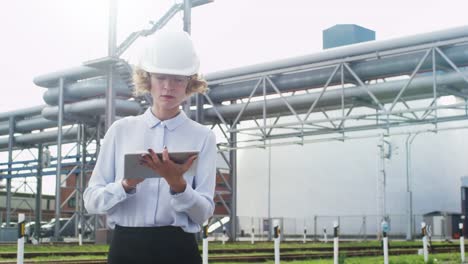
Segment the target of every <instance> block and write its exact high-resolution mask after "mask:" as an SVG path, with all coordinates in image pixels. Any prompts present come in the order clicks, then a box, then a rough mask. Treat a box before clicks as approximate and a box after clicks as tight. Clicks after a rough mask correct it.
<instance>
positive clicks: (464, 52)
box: [206, 45, 468, 102]
mask: <svg viewBox="0 0 468 264" xmlns="http://www.w3.org/2000/svg"><path fill="white" fill-rule="evenodd" d="M424 53H425V52H424V51H420V52H416V53H411V54H404V55H396V56H391V57H386V58H378V59H373V60H368V61H353V62H352V65H351V66H350V67H351V68H352V69H353V71H354V72H355V73H356V74H357V75H358V76H359V77H360V79H361V80H363V81H368V80H374V79H381V78H387V77H391V76H400V75H408V74H411V72H412V71H413V70H414V68H415V67H416V66H417V65H418V62H419V61H420V60H421V57H422V56H423V55H424ZM444 53H445V54H446V55H447V57H449V58H450V59H452V60H453V61H454V63H455V64H457V65H467V64H468V46H466V45H465V46H453V47H449V48H445V49H444ZM444 64H446V63H444ZM335 67H336V65H329V66H328V67H325V68H316V69H310V70H306V71H299V72H295V73H288V74H283V75H281V74H279V75H274V76H273V77H271V79H272V80H273V81H274V82H275V84H276V86H277V87H278V89H279V90H280V91H282V92H286V91H294V90H301V89H304V88H305V87H307V88H308V89H310V88H317V87H322V86H323V84H324V83H325V82H326V81H327V79H328V78H329V77H330V76H331V75H332V73H333V71H334V69H335ZM429 71H432V65H431V61H429V60H428V61H425V62H424V63H422V65H421V69H420V72H429ZM344 77H345V81H346V83H349V81H350V80H352V79H353V77H352V76H351V75H350V74H349V73H346V74H345V75H344ZM340 78H341V76H340V75H336V76H334V77H333V78H332V79H331V82H330V84H329V85H330V86H333V85H340V84H341V79H340ZM206 79H207V81H208V83H209V85H210V92H209V93H208V95H209V96H210V98H211V99H212V100H213V101H214V102H222V101H226V100H233V99H238V98H246V97H248V96H249V94H250V92H251V91H252V87H254V85H255V83H256V81H257V80H255V79H251V80H245V81H238V82H234V83H228V82H222V80H221V81H220V82H221V83H218V84H215V85H213V84H211V83H212V82H213V81H214V80H213V79H212V78H211V77H210V75H207V76H206ZM257 79H258V78H257ZM274 92H275V91H274V89H273V87H272V86H271V85H268V86H267V94H272V93H274ZM254 95H255V96H260V95H261V91H257V92H256V93H254Z"/></svg>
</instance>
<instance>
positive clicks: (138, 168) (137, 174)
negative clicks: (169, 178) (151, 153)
mask: <svg viewBox="0 0 468 264" xmlns="http://www.w3.org/2000/svg"><path fill="white" fill-rule="evenodd" d="M198 153H199V152H198V151H183V152H169V158H170V159H171V160H172V161H174V162H175V163H178V164H184V163H185V162H186V161H187V160H188V158H190V157H191V156H194V155H198ZM144 154H148V152H146V151H141V152H134V153H127V154H125V161H124V162H125V164H124V178H125V179H132V178H143V179H146V178H159V177H161V175H159V174H157V173H156V172H155V171H153V170H152V169H150V168H148V167H146V166H144V165H141V164H140V158H141V156H142V155H144ZM156 154H157V155H158V157H159V158H160V159H161V160H162V153H160V152H159V153H156ZM196 166H197V160H195V161H194V162H193V164H192V166H191V167H190V169H189V171H192V170H193V171H195V170H196Z"/></svg>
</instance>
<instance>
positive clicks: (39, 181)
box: [34, 144, 44, 242]
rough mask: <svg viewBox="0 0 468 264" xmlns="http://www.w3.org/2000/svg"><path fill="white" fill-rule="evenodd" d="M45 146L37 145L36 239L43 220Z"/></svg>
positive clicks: (37, 239) (38, 236)
mask: <svg viewBox="0 0 468 264" xmlns="http://www.w3.org/2000/svg"><path fill="white" fill-rule="evenodd" d="M43 154H44V151H43V146H42V144H38V145H37V165H38V166H37V176H36V181H37V186H36V204H35V210H34V211H35V224H34V238H35V239H36V241H38V242H39V241H40V239H39V238H40V234H39V233H40V230H41V220H42V204H41V200H42V169H43V167H42V165H43Z"/></svg>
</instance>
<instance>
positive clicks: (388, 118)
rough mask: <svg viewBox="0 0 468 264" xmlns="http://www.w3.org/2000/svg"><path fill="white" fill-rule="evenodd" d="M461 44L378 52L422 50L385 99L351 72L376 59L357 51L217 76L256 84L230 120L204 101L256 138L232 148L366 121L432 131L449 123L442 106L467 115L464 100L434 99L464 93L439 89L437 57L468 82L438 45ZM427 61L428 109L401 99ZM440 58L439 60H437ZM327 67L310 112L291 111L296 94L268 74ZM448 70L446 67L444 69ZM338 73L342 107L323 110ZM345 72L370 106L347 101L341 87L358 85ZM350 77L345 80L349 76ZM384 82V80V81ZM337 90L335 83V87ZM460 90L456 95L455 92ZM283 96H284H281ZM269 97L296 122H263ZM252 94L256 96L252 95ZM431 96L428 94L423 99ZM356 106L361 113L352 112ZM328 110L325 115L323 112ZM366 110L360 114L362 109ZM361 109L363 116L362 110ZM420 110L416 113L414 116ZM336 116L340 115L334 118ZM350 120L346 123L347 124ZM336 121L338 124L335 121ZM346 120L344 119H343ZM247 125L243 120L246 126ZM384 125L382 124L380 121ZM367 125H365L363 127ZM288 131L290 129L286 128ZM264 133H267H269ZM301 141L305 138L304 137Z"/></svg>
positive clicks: (346, 127)
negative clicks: (257, 104) (256, 105)
mask: <svg viewBox="0 0 468 264" xmlns="http://www.w3.org/2000/svg"><path fill="white" fill-rule="evenodd" d="M459 44H467V40H466V38H462V39H460V40H450V41H443V42H440V43H433V44H425V45H421V46H418V47H408V48H407V49H398V50H394V51H386V52H383V53H380V54H378V58H377V59H379V58H383V57H386V56H395V55H401V54H407V53H414V52H420V53H422V54H423V55H422V57H421V58H420V60H419V62H418V64H417V66H416V67H415V68H414V70H413V71H412V73H411V75H410V76H409V77H408V78H407V79H406V82H405V85H404V86H403V87H402V88H401V89H400V90H399V92H398V94H397V95H396V96H394V98H393V99H392V100H391V101H389V100H387V101H386V102H383V101H381V100H380V99H379V98H378V97H377V96H376V95H375V94H374V93H372V91H370V90H368V89H367V86H368V85H369V83H370V81H371V80H366V81H365V82H364V81H363V80H362V79H361V78H360V77H359V76H358V75H357V74H356V73H355V72H354V70H353V68H352V64H353V62H356V61H359V60H363V59H376V55H375V54H369V55H360V56H357V57H356V58H343V59H341V60H335V61H332V62H329V63H325V62H321V63H318V64H315V65H304V66H298V67H294V68H292V69H284V70H283V71H281V70H275V71H269V72H265V73H258V74H253V75H248V76H239V77H236V78H227V79H226V80H216V81H215V82H212V83H213V84H222V83H223V82H224V81H225V82H226V83H228V82H240V81H243V80H257V82H256V84H255V85H254V86H253V87H252V90H251V93H250V95H249V96H248V97H247V98H246V99H247V101H245V102H242V104H243V106H242V108H241V110H240V111H239V113H238V114H237V115H236V117H235V118H233V120H234V121H232V120H228V119H227V118H226V117H223V115H222V114H221V113H220V111H219V110H217V108H218V107H219V106H220V104H218V103H213V100H212V99H211V98H210V97H209V95H205V99H206V102H207V103H208V104H209V105H210V106H211V108H213V110H214V111H215V113H216V116H217V117H218V120H217V121H218V122H219V123H222V124H224V125H225V127H227V128H228V129H227V131H226V132H227V133H232V132H238V133H248V132H249V131H250V132H254V133H250V135H254V139H248V140H239V141H237V142H236V143H237V144H236V145H237V146H236V148H237V149H240V148H252V147H254V148H255V147H258V148H262V147H265V146H266V145H267V143H266V142H267V141H268V140H272V141H273V142H272V144H275V143H274V141H275V140H277V139H284V138H287V137H308V138H310V137H312V136H314V137H318V136H320V137H324V136H325V135H329V134H334V133H338V134H341V135H342V136H343V138H345V134H347V133H349V132H352V131H356V130H358V131H360V130H362V129H360V127H363V125H362V124H365V125H368V124H369V123H370V122H374V124H375V127H374V128H372V129H386V130H387V133H388V131H389V130H390V128H392V127H400V126H405V125H415V124H428V123H429V124H433V125H434V127H435V129H436V128H437V124H438V123H439V122H445V121H451V120H447V119H444V118H442V119H441V118H440V117H439V115H438V112H439V111H440V110H441V109H448V108H451V109H459V110H460V112H461V113H462V112H464V113H463V114H461V116H458V117H457V119H467V118H468V115H466V112H465V111H466V109H467V107H468V106H467V104H466V103H464V104H454V105H451V106H446V105H440V104H438V103H437V101H438V99H439V98H440V96H442V95H447V94H450V92H451V91H453V93H452V94H453V95H455V96H457V95H458V96H459V95H460V94H462V93H461V92H458V91H457V90H454V89H452V90H450V89H447V88H444V90H443V91H442V92H441V91H440V88H439V87H438V83H437V75H436V72H437V67H438V61H436V58H437V56H439V58H442V60H443V63H445V64H448V65H450V68H451V69H452V70H453V71H454V72H457V73H458V74H459V75H460V76H461V77H462V78H463V79H464V80H465V81H466V82H468V77H467V76H465V75H463V74H462V73H461V71H460V69H459V68H458V67H457V66H456V64H455V63H453V61H451V60H450V58H448V57H447V56H446V55H445V54H444V52H443V51H442V49H441V48H442V47H445V46H446V45H459ZM426 61H430V63H431V64H432V71H431V72H432V76H433V92H432V98H431V99H432V101H431V102H430V103H429V105H428V106H427V107H412V106H410V105H409V104H408V101H409V100H411V98H405V92H406V91H407V90H408V89H409V88H410V86H411V82H412V81H413V80H414V78H415V77H416V76H417V75H418V74H419V73H420V72H419V71H420V68H421V66H422V64H423V63H425V62H426ZM439 61H440V60H439ZM324 67H330V68H332V69H333V71H332V74H331V75H330V76H329V78H328V79H327V81H326V82H325V83H324V84H323V86H322V88H320V93H319V95H318V98H317V99H316V100H314V101H313V102H311V104H310V107H309V108H308V110H302V111H299V110H297V109H294V108H293V107H292V106H291V105H290V104H289V103H288V100H287V99H288V98H292V97H294V96H295V95H289V94H290V93H291V91H285V92H281V91H280V90H279V89H278V88H277V86H276V84H275V82H274V80H273V79H272V78H271V77H272V76H277V75H280V74H288V73H291V72H295V71H307V70H311V69H315V68H324ZM446 68H447V67H446ZM445 70H446V71H447V69H445ZM336 75H340V78H341V80H342V81H341V91H342V99H341V107H340V109H336V110H334V111H327V110H323V109H319V108H318V107H317V105H318V103H319V102H320V101H321V99H322V97H323V96H324V95H326V94H327V92H328V90H329V85H330V83H331V80H332V79H333V78H334V77H335V76H336ZM346 76H352V78H353V80H352V81H353V82H355V83H357V84H358V87H359V88H361V89H363V90H364V91H365V92H366V94H367V95H368V98H369V99H371V100H370V105H366V104H365V103H363V102H364V101H367V99H366V98H353V101H354V102H352V103H351V104H349V102H346V99H345V97H344V94H345V91H346V89H347V88H348V87H356V86H357V85H356V84H352V83H349V82H348V83H346ZM348 80H349V78H348ZM386 82H388V81H386ZM266 83H267V84H269V85H270V87H272V88H273V90H274V91H275V94H273V95H272V94H270V95H267V94H266V92H265V90H266V88H265V84H266ZM260 87H262V89H263V93H262V94H261V95H260V96H254V94H258V93H256V91H257V90H258V89H259V88H260ZM335 89H337V87H335ZM457 92H458V93H457ZM285 94H288V95H287V96H285ZM273 96H276V97H278V96H279V98H280V99H281V100H282V101H283V102H284V104H285V106H286V107H287V109H289V112H290V115H289V116H291V117H292V118H294V119H297V122H291V120H288V121H285V122H278V120H279V116H281V115H278V117H276V120H275V122H274V123H273V124H272V125H267V123H268V122H267V120H268V119H270V118H271V116H268V113H267V112H268V107H267V106H268V101H269V100H271V98H272V97H273ZM254 98H255V99H254ZM465 98H466V96H465ZM427 99H429V98H427ZM253 100H256V101H259V100H263V113H262V114H261V115H259V116H256V117H255V118H252V117H244V116H243V115H244V112H245V110H246V109H248V107H249V104H250V103H251V102H252V101H253ZM358 109H359V111H360V114H353V115H352V112H355V111H357V110H358ZM366 109H371V110H372V109H377V110H376V111H375V112H372V111H369V110H366ZM319 111H322V113H323V114H324V115H325V118H320V117H319V115H317V114H314V112H319ZM327 112H328V113H327ZM331 112H334V117H331V116H330V114H329V113H331ZM362 112H364V113H362ZM361 113H362V114H361ZM418 114H419V115H418ZM337 115H338V116H337ZM244 120H251V121H253V122H252V123H249V122H241V121H244ZM230 121H231V122H232V125H233V126H236V128H235V129H234V128H233V126H229V125H227V123H229V122H230ZM347 121H350V122H347ZM335 122H338V124H337V123H335ZM346 122H347V123H346ZM246 123H247V124H246ZM325 123H328V124H331V125H332V127H330V126H327V125H326V124H325ZM383 124H385V125H383ZM367 127H368V128H369V129H371V128H370V127H369V126H367ZM288 130H289V131H288ZM266 131H269V132H268V133H267V132H266ZM302 140H305V139H304V138H302ZM291 144H298V141H297V140H295V141H292V142H291ZM230 145H231V143H229V142H228V143H226V144H224V145H222V146H221V149H223V150H229V149H230Z"/></svg>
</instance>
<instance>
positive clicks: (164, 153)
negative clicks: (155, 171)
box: [162, 146, 170, 162]
mask: <svg viewBox="0 0 468 264" xmlns="http://www.w3.org/2000/svg"><path fill="white" fill-rule="evenodd" d="M162 160H163V162H166V161H169V160H170V159H169V151H168V150H167V147H166V146H164V149H163V151H162Z"/></svg>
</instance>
